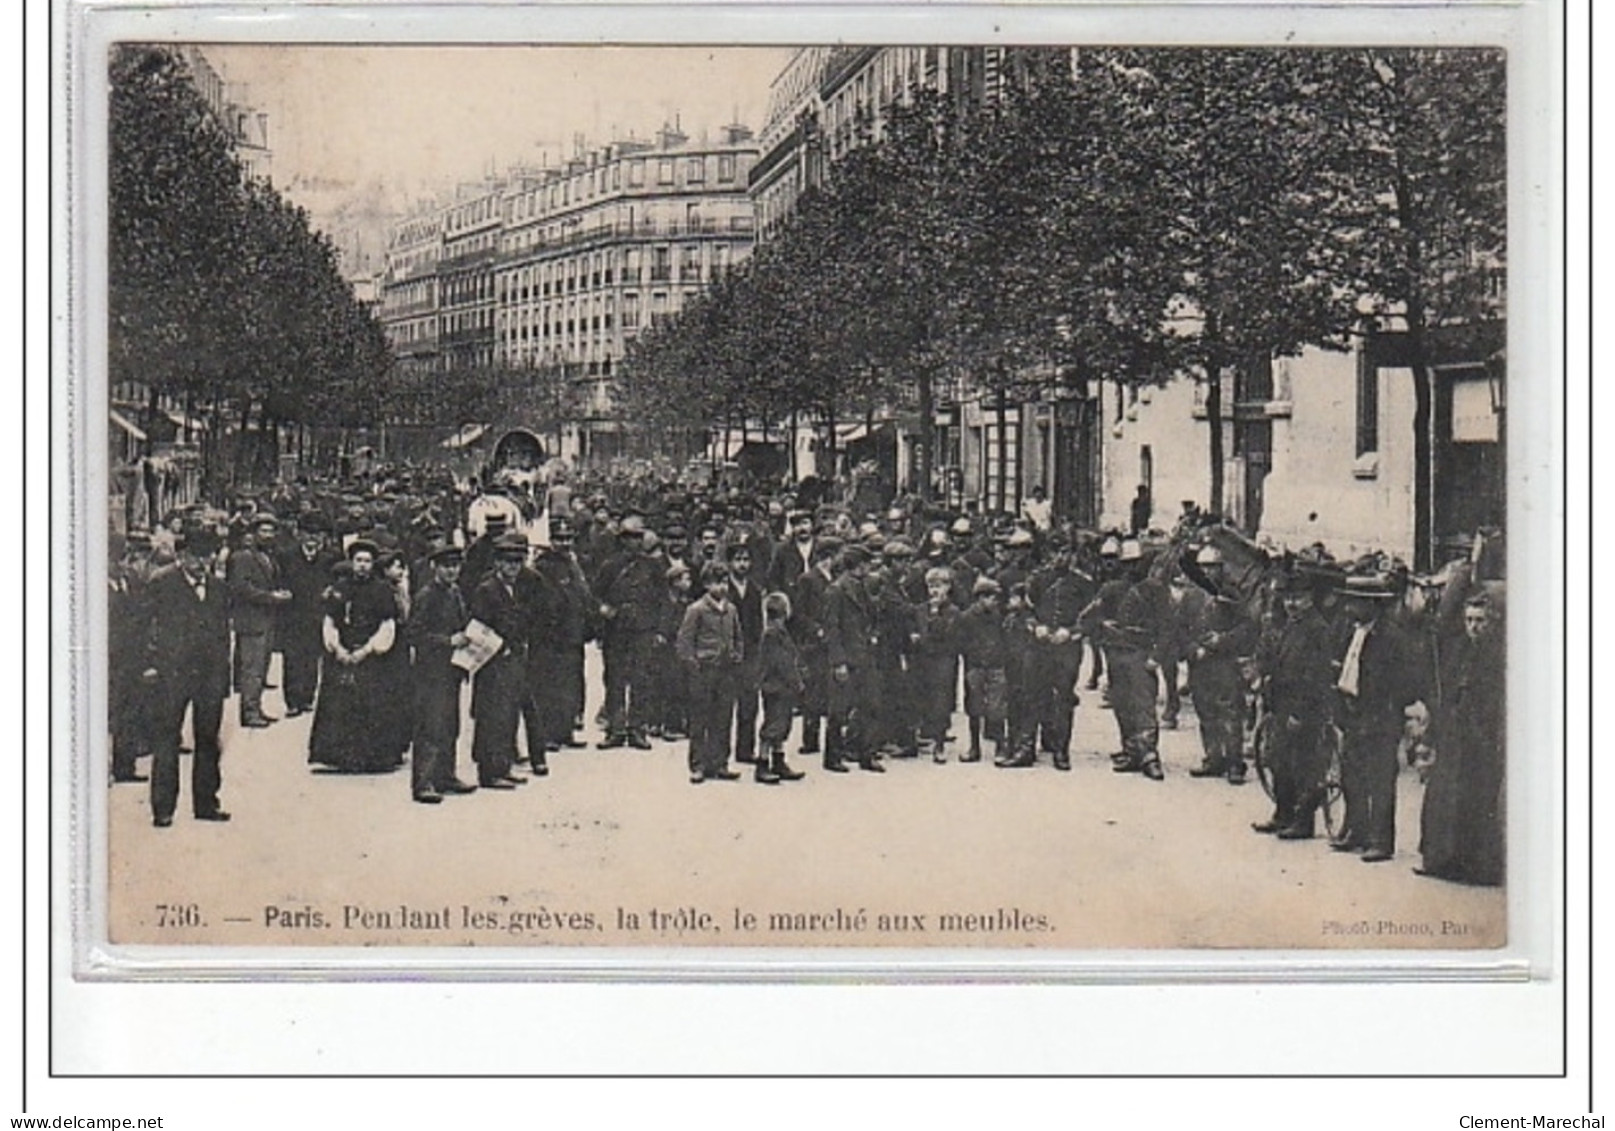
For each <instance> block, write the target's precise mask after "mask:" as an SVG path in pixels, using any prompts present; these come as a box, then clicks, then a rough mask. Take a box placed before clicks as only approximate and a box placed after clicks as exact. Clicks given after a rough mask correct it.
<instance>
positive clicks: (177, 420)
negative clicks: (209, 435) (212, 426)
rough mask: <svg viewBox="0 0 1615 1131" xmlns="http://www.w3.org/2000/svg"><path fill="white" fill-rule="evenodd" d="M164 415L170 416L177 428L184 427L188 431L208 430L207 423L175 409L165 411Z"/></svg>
mask: <svg viewBox="0 0 1615 1131" xmlns="http://www.w3.org/2000/svg"><path fill="white" fill-rule="evenodd" d="M163 415H164V416H166V417H168V419H169V420H171V421H173V423H174V427H176V428H183V429H184V430H185V431H187V432H206V431H207V425H206V424H204V423H202V421H200V420H198V419H196V417H194V416H186V415H185V414H184V413H183V412H173V411H168V412H164V413H163Z"/></svg>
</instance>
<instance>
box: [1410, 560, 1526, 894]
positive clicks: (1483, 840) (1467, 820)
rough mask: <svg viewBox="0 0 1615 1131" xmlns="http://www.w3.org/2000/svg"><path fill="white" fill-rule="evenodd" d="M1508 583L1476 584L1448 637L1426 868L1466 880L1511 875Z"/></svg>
mask: <svg viewBox="0 0 1615 1131" xmlns="http://www.w3.org/2000/svg"><path fill="white" fill-rule="evenodd" d="M1500 590H1501V584H1500V583H1484V584H1483V587H1481V588H1479V589H1477V590H1474V591H1472V592H1471V593H1470V595H1469V596H1468V597H1467V598H1466V600H1465V602H1464V608H1463V633H1462V635H1459V636H1457V637H1456V639H1450V640H1445V641H1443V642H1442V643H1443V647H1442V656H1441V666H1440V674H1441V700H1440V704H1439V706H1438V707H1437V709H1436V714H1435V718H1434V725H1433V727H1432V729H1431V734H1430V745H1431V746H1432V747H1434V749H1435V755H1434V761H1433V763H1432V764H1431V767H1430V776H1429V779H1428V782H1427V784H1426V785H1425V790H1424V808H1423V811H1422V813H1421V816H1420V825H1419V851H1420V853H1421V854H1422V855H1423V858H1424V859H1423V863H1422V865H1421V866H1420V868H1419V871H1420V872H1422V873H1423V874H1424V875H1427V876H1437V877H1439V878H1441V879H1445V880H1456V881H1458V882H1460V883H1469V884H1489V885H1492V884H1500V883H1502V882H1503V872H1504V853H1503V843H1504V807H1503V793H1504V787H1505V774H1504V752H1505V744H1506V741H1507V740H1506V735H1505V731H1506V729H1507V722H1506V714H1505V711H1504V700H1505V697H1506V692H1505V680H1504V651H1503V617H1502V607H1501V606H1502V595H1501V591H1500Z"/></svg>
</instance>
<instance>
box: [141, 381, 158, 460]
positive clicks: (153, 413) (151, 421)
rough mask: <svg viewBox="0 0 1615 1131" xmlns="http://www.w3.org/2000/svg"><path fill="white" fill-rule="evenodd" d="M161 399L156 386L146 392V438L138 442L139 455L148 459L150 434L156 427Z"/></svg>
mask: <svg viewBox="0 0 1615 1131" xmlns="http://www.w3.org/2000/svg"><path fill="white" fill-rule="evenodd" d="M161 397H162V394H160V393H159V392H158V391H157V386H156V385H150V386H148V387H147V390H146V438H145V439H144V440H142V441H140V454H141V455H144V456H147V457H149V456H150V455H151V452H152V442H151V434H152V430H153V429H155V428H156V427H157V414H158V413H160V412H161V411H162V405H161Z"/></svg>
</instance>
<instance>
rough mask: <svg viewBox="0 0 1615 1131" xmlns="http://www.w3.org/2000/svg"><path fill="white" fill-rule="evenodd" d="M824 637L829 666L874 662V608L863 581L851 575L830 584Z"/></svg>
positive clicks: (856, 665) (860, 666)
mask: <svg viewBox="0 0 1615 1131" xmlns="http://www.w3.org/2000/svg"><path fill="white" fill-rule="evenodd" d="M824 637H825V649H826V651H827V652H828V654H829V661H830V666H831V667H832V668H834V667H836V666H838V665H840V664H846V665H847V667H849V668H852V669H855V670H856V669H861V668H868V667H870V666H872V665H873V664H874V661H875V645H876V622H875V615H874V609H872V608H871V603H870V600H869V596H868V594H867V593H866V592H865V591H864V586H863V583H862V582H860V581H858V580H857V579H855V578H854V577H852V576H851V575H850V574H849V575H847V576H845V577H841V578H837V579H836V581H835V582H834V583H833V584H832V585H831V586H830V591H829V594H828V596H827V598H826V602H825V617H824Z"/></svg>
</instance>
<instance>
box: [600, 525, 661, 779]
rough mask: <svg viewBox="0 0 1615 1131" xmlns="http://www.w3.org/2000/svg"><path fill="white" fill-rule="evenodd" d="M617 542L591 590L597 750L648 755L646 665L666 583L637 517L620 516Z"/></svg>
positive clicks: (651, 653) (649, 676)
mask: <svg viewBox="0 0 1615 1131" xmlns="http://www.w3.org/2000/svg"><path fill="white" fill-rule="evenodd" d="M618 540H619V542H620V543H621V549H620V550H619V552H618V553H617V555H616V556H615V557H614V558H612V560H611V561H609V562H607V563H606V565H605V566H604V567H603V568H602V569H601V571H600V580H599V585H598V588H597V590H596V596H597V597H598V598H599V600H600V618H601V621H602V623H603V625H604V628H603V631H602V633H601V650H602V652H603V653H604V655H605V683H606V703H605V709H606V737H605V741H603V742H601V743H599V748H600V749H602V750H613V749H616V748H618V747H622V746H630V747H632V748H634V749H635V750H649V749H650V739H649V738H648V737H647V730H648V728H649V724H650V716H649V713H648V711H649V708H650V706H651V698H652V696H653V695H654V691H653V690H652V678H653V676H652V673H653V666H652V660H653V657H654V655H655V647H656V628H657V623H658V619H657V611H658V609H659V607H660V605H661V601H662V594H663V590H664V589H665V587H666V580H665V578H664V576H663V574H664V567H663V566H661V565H660V564H658V563H657V562H656V561H654V560H652V558H651V557H650V555H649V553H648V552H647V551H646V549H645V520H644V518H643V517H641V516H640V515H638V514H628V515H625V516H624V517H623V520H622V527H621V529H620V531H619V533H618Z"/></svg>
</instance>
